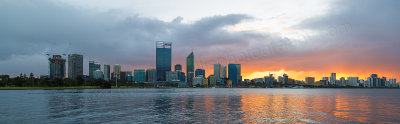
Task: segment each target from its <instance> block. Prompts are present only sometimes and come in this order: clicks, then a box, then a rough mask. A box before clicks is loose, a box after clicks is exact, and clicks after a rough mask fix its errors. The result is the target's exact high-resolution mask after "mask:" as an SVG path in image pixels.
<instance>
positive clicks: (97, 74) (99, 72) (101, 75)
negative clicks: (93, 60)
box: [92, 69, 103, 79]
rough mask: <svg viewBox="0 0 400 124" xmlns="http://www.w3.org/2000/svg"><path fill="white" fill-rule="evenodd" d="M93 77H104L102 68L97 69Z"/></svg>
mask: <svg viewBox="0 0 400 124" xmlns="http://www.w3.org/2000/svg"><path fill="white" fill-rule="evenodd" d="M92 78H93V79H101V78H103V72H102V71H101V70H100V69H97V70H96V71H94V72H93V77H92Z"/></svg>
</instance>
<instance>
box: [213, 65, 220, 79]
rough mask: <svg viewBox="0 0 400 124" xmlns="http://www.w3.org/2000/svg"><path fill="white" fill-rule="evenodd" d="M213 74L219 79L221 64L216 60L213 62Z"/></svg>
mask: <svg viewBox="0 0 400 124" xmlns="http://www.w3.org/2000/svg"><path fill="white" fill-rule="evenodd" d="M214 76H215V77H217V79H221V64H219V63H218V62H217V63H215V64H214Z"/></svg>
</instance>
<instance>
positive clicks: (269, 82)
mask: <svg viewBox="0 0 400 124" xmlns="http://www.w3.org/2000/svg"><path fill="white" fill-rule="evenodd" d="M264 80H265V84H266V85H267V86H272V85H274V80H275V78H274V75H273V74H269V76H265V77H264Z"/></svg>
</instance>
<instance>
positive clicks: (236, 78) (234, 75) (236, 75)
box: [228, 63, 242, 85]
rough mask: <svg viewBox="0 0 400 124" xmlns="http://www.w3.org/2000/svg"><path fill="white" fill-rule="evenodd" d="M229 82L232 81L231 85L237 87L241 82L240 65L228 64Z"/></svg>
mask: <svg viewBox="0 0 400 124" xmlns="http://www.w3.org/2000/svg"><path fill="white" fill-rule="evenodd" d="M228 76H229V80H232V84H233V85H237V84H239V83H240V82H241V81H242V75H241V65H240V64H235V63H229V64H228Z"/></svg>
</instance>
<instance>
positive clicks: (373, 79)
mask: <svg viewBox="0 0 400 124" xmlns="http://www.w3.org/2000/svg"><path fill="white" fill-rule="evenodd" d="M379 82H380V79H379V78H378V75H377V74H371V82H370V83H371V87H378V86H379Z"/></svg>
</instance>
